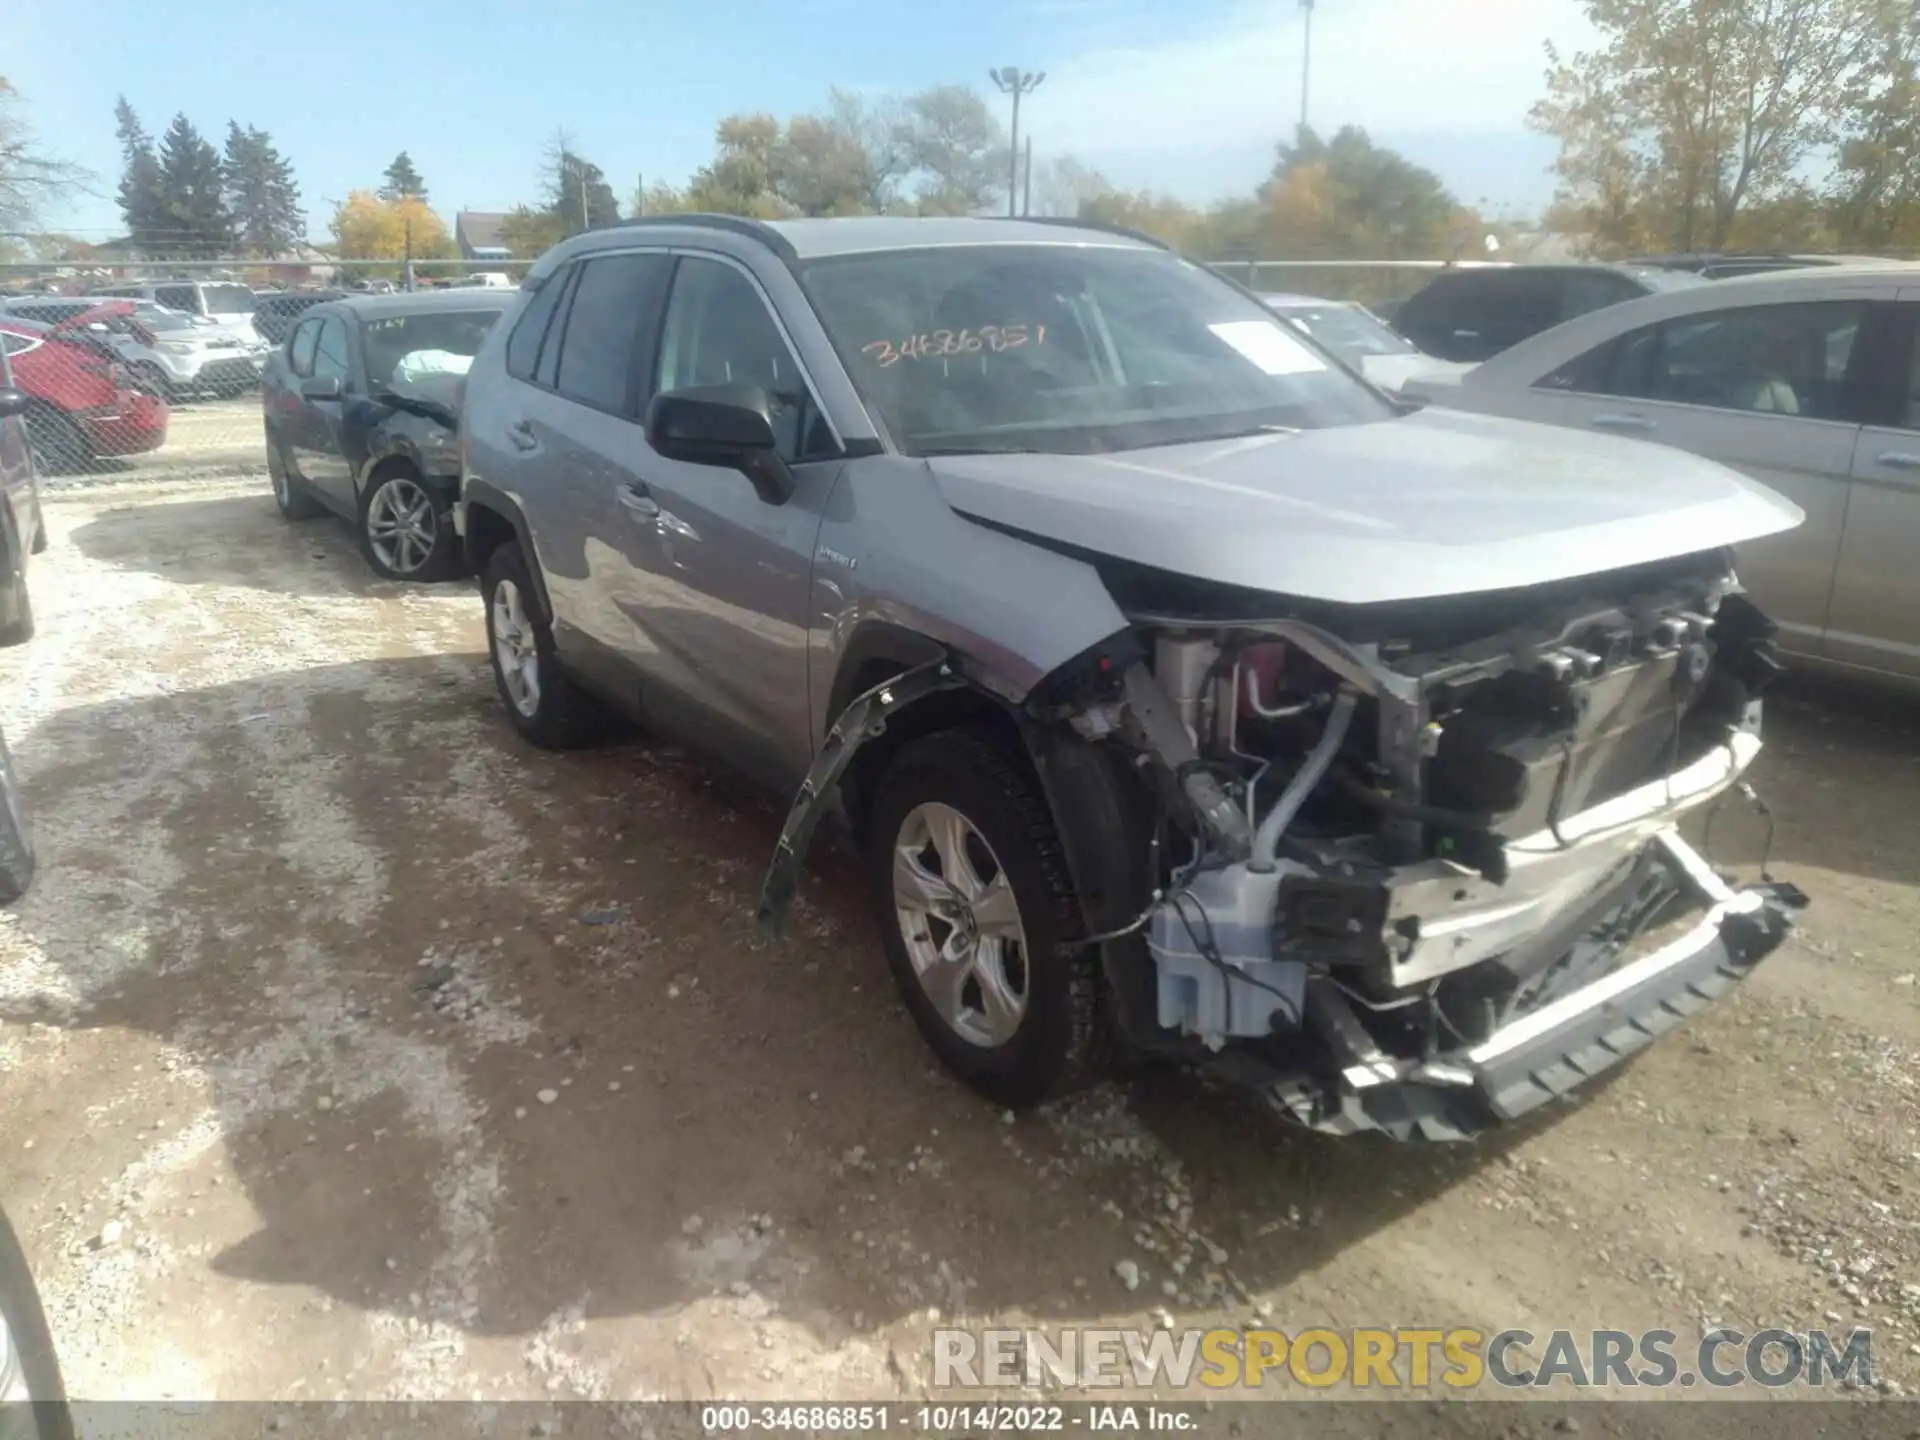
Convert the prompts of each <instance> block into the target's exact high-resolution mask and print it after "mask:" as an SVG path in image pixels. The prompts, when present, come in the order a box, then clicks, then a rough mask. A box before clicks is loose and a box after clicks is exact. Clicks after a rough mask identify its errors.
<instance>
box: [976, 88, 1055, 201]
mask: <svg viewBox="0 0 1920 1440" xmlns="http://www.w3.org/2000/svg"><path fill="white" fill-rule="evenodd" d="M987 78H988V79H990V80H991V81H993V83H994V84H995V85H998V86H999V87H1000V93H1001V94H1002V95H1011V96H1013V143H1012V144H1011V145H1009V146H1008V148H1007V215H1008V216H1009V217H1010V218H1011V217H1013V216H1017V215H1018V214H1019V213H1020V97H1021V96H1022V95H1031V94H1032V93H1033V92H1034V91H1035V90H1038V89H1039V88H1040V82H1041V81H1042V80H1044V79H1046V78H1047V72H1046V71H1044V70H1039V71H1035V70H1022V69H1021V68H1020V67H1019V66H1018V65H1003V66H1002V67H1000V68H999V69H998V70H989V71H988V72H987Z"/></svg>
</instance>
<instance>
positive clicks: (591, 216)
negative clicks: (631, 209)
mask: <svg viewBox="0 0 1920 1440" xmlns="http://www.w3.org/2000/svg"><path fill="white" fill-rule="evenodd" d="M546 182H547V213H548V214H549V215H550V216H552V217H553V219H554V220H556V221H558V222H559V224H560V227H561V231H562V233H563V234H564V235H578V234H579V233H580V232H581V231H582V230H594V229H598V228H599V227H600V226H602V225H616V224H618V223H619V221H620V201H619V200H618V199H617V198H616V197H615V195H614V193H613V187H612V186H611V185H609V184H608V183H607V177H606V175H605V174H604V173H603V172H602V171H601V169H600V167H599V166H598V165H595V164H594V163H593V162H592V161H590V160H583V159H581V158H580V156H578V155H576V154H575V153H574V151H573V143H572V138H571V137H570V136H569V135H568V134H567V133H566V132H565V131H559V132H557V133H556V134H555V135H554V137H553V139H552V140H550V141H548V142H547V163H546Z"/></svg>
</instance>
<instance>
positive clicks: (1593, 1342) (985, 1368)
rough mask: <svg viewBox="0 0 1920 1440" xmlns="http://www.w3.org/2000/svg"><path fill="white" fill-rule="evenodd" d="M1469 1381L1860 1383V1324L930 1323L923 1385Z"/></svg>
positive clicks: (1371, 1386)
mask: <svg viewBox="0 0 1920 1440" xmlns="http://www.w3.org/2000/svg"><path fill="white" fill-rule="evenodd" d="M1288 1382H1291V1383H1293V1384H1298V1385H1305V1386H1309V1387H1313V1388H1317V1389H1323V1388H1326V1387H1329V1386H1334V1385H1341V1384H1346V1385H1350V1386H1352V1387H1353V1388H1355V1389H1364V1390H1379V1389H1410V1390H1427V1389H1442V1390H1452V1391H1460V1390H1471V1389H1476V1388H1479V1387H1482V1386H1488V1385H1491V1386H1495V1387H1498V1388H1502V1389H1523V1388H1547V1387H1551V1386H1571V1387H1574V1388H1579V1389H1587V1388H1595V1387H1622V1388H1629V1389H1641V1388H1652V1389H1668V1388H1675V1387H1678V1388H1682V1389H1687V1388H1693V1387H1698V1386H1706V1387H1709V1388H1711V1389H1719V1390H1725V1389H1732V1388H1735V1387H1738V1386H1760V1387H1763V1388H1766V1389H1781V1388H1783V1387H1787V1386H1802V1387H1808V1388H1815V1389H1818V1388H1825V1387H1828V1386H1837V1385H1856V1386H1869V1385H1871V1384H1872V1383H1873V1335H1872V1332H1871V1331H1868V1330H1854V1331H1852V1332H1851V1333H1849V1334H1848V1335H1846V1336H1845V1337H1843V1338H1842V1339H1840V1340H1835V1339H1834V1338H1833V1337H1831V1336H1829V1335H1828V1334H1827V1333H1826V1332H1825V1331H1823V1330H1812V1331H1791V1330H1785V1329H1763V1330H1756V1331H1752V1332H1748V1331H1741V1330H1733V1329H1720V1330H1713V1331H1709V1332H1707V1333H1706V1334H1705V1335H1703V1336H1702V1337H1701V1338H1700V1340H1699V1341H1698V1342H1697V1343H1685V1342H1682V1341H1681V1339H1680V1337H1679V1335H1678V1334H1677V1333H1676V1332H1674V1331H1672V1330H1647V1331H1642V1332H1639V1333H1637V1334H1636V1333H1633V1332H1629V1331H1626V1330H1591V1331H1572V1330H1555V1331H1552V1332H1551V1333H1548V1334H1544V1335H1536V1334H1534V1332H1532V1331H1530V1330H1519V1329H1515V1330H1499V1331H1495V1332H1493V1333H1491V1334H1489V1333H1488V1332H1486V1331H1483V1330H1472V1329H1464V1328H1455V1329H1445V1330H1443V1329H1415V1328H1402V1329H1391V1330H1389V1329H1367V1328H1359V1329H1350V1330H1332V1329H1324V1328H1313V1329H1306V1330H1298V1331H1295V1332H1293V1333H1292V1334H1288V1333H1287V1332H1286V1331H1283V1330H1267V1329H1258V1330H1186V1331H1180V1332H1172V1331H1162V1330H1118V1329H1107V1330H1102V1329H1061V1330H980V1331H972V1330H936V1331H935V1332H934V1334H933V1383H934V1385H935V1387H936V1388H942V1389H945V1388H951V1387H960V1388H975V1387H995V1386H1010V1387H1031V1386H1039V1385H1048V1384H1051V1385H1060V1386H1067V1387H1071V1388H1085V1389H1101V1388H1117V1387H1122V1386H1131V1387H1134V1388H1139V1389H1147V1388H1152V1389H1161V1390H1172V1391H1181V1390H1195V1389H1197V1390H1200V1391H1219V1390H1227V1389H1259V1388H1260V1387H1261V1386H1263V1385H1268V1384H1285V1383H1288Z"/></svg>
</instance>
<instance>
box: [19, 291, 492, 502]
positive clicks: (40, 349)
mask: <svg viewBox="0 0 1920 1440" xmlns="http://www.w3.org/2000/svg"><path fill="white" fill-rule="evenodd" d="M527 263H528V262H525V261H485V262H479V263H478V264H476V263H472V262H459V261H453V262H429V261H416V262H414V263H413V265H412V266H410V267H406V266H398V265H395V264H393V263H392V262H343V261H328V262H327V263H326V264H325V265H324V266H319V265H316V266H312V267H304V268H303V270H302V271H301V272H300V273H299V274H297V275H291V276H290V275H287V274H285V273H273V272H264V273H263V272H261V271H258V270H250V269H249V268H248V267H247V266H246V264H245V262H239V261H200V262H190V263H189V262H150V263H146V264H143V265H123V266H115V267H113V269H112V270H111V271H105V270H79V269H75V268H63V267H48V266H24V265H15V266H0V349H4V350H5V352H6V356H7V363H8V368H9V369H10V371H11V374H12V381H13V386H14V388H15V389H17V390H20V391H22V392H24V393H25V395H26V396H27V400H28V411H27V431H28V435H29V437H30V439H31V442H32V445H33V451H34V458H35V461H36V463H37V465H38V467H39V470H40V475H41V479H42V483H43V484H45V485H46V486H48V487H49V488H53V489H60V488H64V487H69V486H85V485H93V484H100V483H103V482H106V481H109V480H112V479H114V478H123V479H190V478H193V477H195V476H200V475H205V476H209V477H211V476H220V475H235V474H258V475H264V474H265V473H266V448H265V428H264V425H263V423H262V414H261V400H260V377H261V373H262V372H263V371H264V370H265V368H266V365H267V362H268V360H269V359H270V358H271V356H272V355H273V352H274V351H275V350H276V349H277V348H279V347H281V346H284V345H285V344H287V342H288V340H289V339H290V337H291V336H292V333H293V330H294V328H295V326H297V325H298V324H299V321H300V316H301V315H302V314H303V313H304V312H305V311H307V310H308V309H310V308H312V307H313V306H315V305H318V304H320V303H322V302H323V301H327V300H336V299H341V298H344V297H348V296H352V295H358V294H368V293H376V294H377V293H384V292H392V291H396V290H402V289H406V288H409V280H410V282H411V285H410V288H413V289H416V290H424V289H432V288H441V287H444V286H449V285H495V286H497V285H502V284H506V285H515V284H518V283H519V280H520V277H521V276H522V275H523V274H524V273H525V271H526V268H527ZM409 269H410V270H411V272H412V273H411V276H410V277H409V276H408V274H407V273H405V272H406V271H407V270H409Z"/></svg>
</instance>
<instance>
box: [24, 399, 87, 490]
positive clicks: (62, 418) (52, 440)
mask: <svg viewBox="0 0 1920 1440" xmlns="http://www.w3.org/2000/svg"><path fill="white" fill-rule="evenodd" d="M26 419H27V445H28V447H29V448H30V449H31V450H32V451H33V463H34V465H35V466H36V467H37V468H38V469H39V471H40V473H41V474H42V475H54V474H58V473H61V472H67V471H74V470H85V469H86V468H87V466H88V465H89V464H91V463H92V461H93V442H92V441H91V440H89V439H87V436H86V432H84V431H83V430H81V428H80V427H79V425H77V424H76V423H75V422H74V420H73V417H72V416H70V415H67V414H65V413H63V412H61V411H59V410H55V409H54V408H53V407H52V406H51V405H35V406H34V407H33V408H32V409H31V410H29V411H27V416H26Z"/></svg>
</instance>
